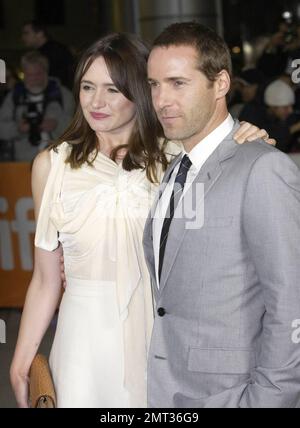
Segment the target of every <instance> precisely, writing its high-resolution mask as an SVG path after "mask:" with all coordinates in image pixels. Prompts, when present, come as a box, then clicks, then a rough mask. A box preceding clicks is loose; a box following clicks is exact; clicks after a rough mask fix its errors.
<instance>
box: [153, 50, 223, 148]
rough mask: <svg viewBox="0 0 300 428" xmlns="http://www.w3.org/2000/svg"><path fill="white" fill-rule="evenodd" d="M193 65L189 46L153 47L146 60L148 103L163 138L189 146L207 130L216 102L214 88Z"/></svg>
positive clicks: (196, 141) (193, 56) (195, 65)
mask: <svg viewBox="0 0 300 428" xmlns="http://www.w3.org/2000/svg"><path fill="white" fill-rule="evenodd" d="M197 62H198V58H197V51H196V49H195V48H194V47H191V46H170V47H168V48H165V47H155V48H154V49H153V50H152V52H151V54H150V57H149V61H148V78H149V84H150V86H151V93H152V101H153V105H154V108H155V111H156V113H157V116H158V119H159V121H160V123H161V124H162V126H163V129H164V132H165V136H166V137H167V138H168V139H170V140H180V141H182V142H183V143H188V145H189V146H193V145H195V144H197V143H198V142H199V141H200V140H201V139H202V138H203V133H205V130H207V129H209V127H210V125H211V121H212V117H213V114H214V112H215V108H216V102H217V96H216V85H215V83H212V82H210V81H209V80H208V79H207V78H206V76H205V75H204V74H203V73H202V72H201V71H199V69H197ZM201 137H202V138H201Z"/></svg>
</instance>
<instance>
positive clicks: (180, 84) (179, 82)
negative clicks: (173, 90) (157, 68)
mask: <svg viewBox="0 0 300 428" xmlns="http://www.w3.org/2000/svg"><path fill="white" fill-rule="evenodd" d="M174 85H175V86H183V85H184V82H183V81H182V80H176V81H175V82H174Z"/></svg>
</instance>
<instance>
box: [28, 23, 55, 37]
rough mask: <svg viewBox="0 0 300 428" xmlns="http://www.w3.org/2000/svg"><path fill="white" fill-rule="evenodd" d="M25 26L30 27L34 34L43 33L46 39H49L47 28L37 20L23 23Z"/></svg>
mask: <svg viewBox="0 0 300 428" xmlns="http://www.w3.org/2000/svg"><path fill="white" fill-rule="evenodd" d="M25 25H30V26H31V28H32V29H33V31H34V32H35V33H43V34H44V35H45V36H46V37H47V38H49V37H50V35H49V32H48V29H47V26H46V25H45V24H44V23H43V22H41V21H38V20H37V19H32V20H31V21H27V22H25V23H24V27H25Z"/></svg>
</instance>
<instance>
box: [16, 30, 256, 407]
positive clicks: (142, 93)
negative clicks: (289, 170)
mask: <svg viewBox="0 0 300 428" xmlns="http://www.w3.org/2000/svg"><path fill="white" fill-rule="evenodd" d="M147 56H148V50H147V48H146V47H145V46H144V44H143V43H142V42H141V41H140V40H139V39H138V38H137V37H135V36H129V35H122V34H113V35H110V36H107V37H105V38H103V39H101V40H100V41H98V42H97V43H95V44H94V45H93V46H92V47H91V48H90V49H88V50H87V51H86V52H85V54H84V55H83V57H82V59H81V61H80V63H79V65H78V69H77V73H76V78H75V95H76V98H77V101H78V108H77V112H76V114H75V117H74V120H73V122H72V124H71V125H70V128H69V129H68V130H67V131H66V133H65V134H64V135H63V136H62V139H61V140H60V141H59V142H57V143H56V144H55V146H53V147H52V149H51V150H49V151H47V152H44V153H42V154H40V155H39V156H38V157H37V158H36V160H35V162H34V165H33V173H32V189H33V197H34V203H35V215H36V218H37V230H36V237H35V267H34V273H33V278H32V280H31V283H30V286H29V289H28V292H27V297H26V302H25V306H24V311H23V315H22V321H21V326H20V332H19V337H18V342H17V346H16V350H15V355H14V359H13V362H12V365H11V381H12V385H13V389H14V391H15V395H16V398H17V402H18V405H19V406H20V407H28V405H29V403H28V383H27V379H28V373H29V369H30V365H31V363H32V360H33V358H34V356H35V354H36V352H37V350H38V347H39V344H40V342H41V340H42V338H43V335H44V333H45V331H46V329H47V327H48V326H49V323H50V321H51V319H52V317H53V314H54V312H55V309H56V307H57V305H58V303H59V300H60V295H61V272H60V258H61V255H62V253H63V254H64V263H65V275H66V281H67V287H66V291H65V292H64V294H63V298H62V301H61V304H60V309H59V317H58V324H57V329H56V334H55V339H54V343H53V347H52V350H51V355H50V367H51V371H52V375H53V380H54V384H55V389H56V394H57V405H58V407H98V408H100V407H112V408H113V407H146V361H147V358H146V357H147V349H148V345H149V340H150V335H151V328H152V321H153V307H152V296H151V286H150V279H149V276H148V272H147V268H146V264H145V260H144V256H143V248H142V235H143V228H144V223H145V220H146V217H147V215H148V212H149V210H150V207H151V204H152V202H153V198H154V197H155V194H156V191H157V186H158V183H159V182H160V180H161V177H162V173H163V170H164V169H165V168H166V166H167V163H168V161H170V160H171V159H172V157H174V156H175V155H176V154H178V153H179V152H180V147H178V146H176V145H175V144H171V143H169V144H168V145H166V144H159V143H158V140H157V136H158V135H159V127H158V124H157V121H156V118H155V116H154V113H153V111H152V106H151V99H150V95H149V88H148V84H147V80H146V61H147ZM245 129H246V131H247V133H248V134H252V132H253V129H252V128H251V129H250V130H249V129H248V126H247V125H245V128H244V130H245ZM254 131H255V130H254ZM240 134H243V130H242V131H241V132H240ZM244 137H245V135H243V139H244ZM66 141H67V142H66Z"/></svg>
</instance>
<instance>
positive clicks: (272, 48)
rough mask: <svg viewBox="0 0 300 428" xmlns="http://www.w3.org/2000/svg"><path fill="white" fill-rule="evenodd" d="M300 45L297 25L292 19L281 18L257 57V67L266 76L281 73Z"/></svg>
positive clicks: (269, 76) (274, 75)
mask: <svg viewBox="0 0 300 428" xmlns="http://www.w3.org/2000/svg"><path fill="white" fill-rule="evenodd" d="M299 46H300V39H299V34H298V32H297V27H296V26H295V25H294V23H293V22H292V19H291V18H290V19H282V20H281V21H280V23H279V25H278V31H277V32H276V33H275V34H273V35H272V36H271V37H270V40H269V42H268V44H267V45H266V48H265V50H264V53H263V55H262V56H261V58H260V59H259V62H258V68H259V69H260V70H261V71H262V72H263V73H264V74H265V76H266V77H267V78H273V77H277V76H279V75H281V74H282V73H284V72H285V71H286V69H287V66H288V64H289V60H290V58H291V57H293V56H294V55H293V53H294V51H295V50H297V49H298V48H299Z"/></svg>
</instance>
